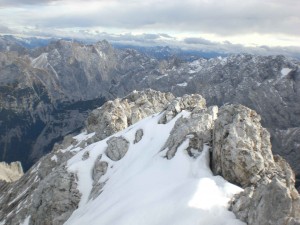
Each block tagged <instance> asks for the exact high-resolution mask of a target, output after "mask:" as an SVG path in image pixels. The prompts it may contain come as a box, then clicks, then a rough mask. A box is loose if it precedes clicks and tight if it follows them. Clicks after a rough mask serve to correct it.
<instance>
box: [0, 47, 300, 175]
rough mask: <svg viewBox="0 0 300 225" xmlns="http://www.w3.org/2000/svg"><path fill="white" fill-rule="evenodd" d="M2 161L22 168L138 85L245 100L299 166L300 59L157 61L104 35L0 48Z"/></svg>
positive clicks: (216, 100) (217, 101) (220, 100)
mask: <svg viewBox="0 0 300 225" xmlns="http://www.w3.org/2000/svg"><path fill="white" fill-rule="evenodd" d="M0 61H1V65H0V66H1V76H0V104H1V109H0V114H1V117H0V118H1V127H0V130H1V132H0V150H1V154H0V157H1V160H4V161H16V160H22V163H23V164H24V168H25V170H26V169H28V168H29V167H30V165H32V163H33V162H35V161H36V160H37V159H38V158H40V157H41V156H42V155H44V154H45V153H46V152H49V151H50V150H51V148H52V146H53V143H55V142H56V141H59V140H61V139H62V138H63V136H65V135H67V134H69V133H72V132H75V131H78V130H80V129H81V128H82V127H83V125H84V121H85V119H86V118H87V115H88V113H89V112H90V111H91V110H92V109H94V108H96V107H98V106H101V105H102V104H103V103H104V102H105V101H107V100H109V99H114V98H116V97H124V96H126V95H127V94H129V93H130V92H131V91H133V90H144V89H145V88H153V89H156V90H160V91H164V92H171V93H173V94H174V95H176V96H183V95H184V94H193V93H198V94H201V95H202V96H203V97H204V98H205V99H206V101H207V105H218V106H221V105H223V104H225V103H233V104H243V105H245V106H247V107H249V108H251V109H254V110H256V111H257V112H258V114H260V115H261V117H262V124H263V126H264V127H266V128H267V129H268V131H269V132H270V134H271V142H272V145H273V151H274V152H275V153H278V154H280V155H282V156H283V157H284V158H285V159H287V160H288V162H290V163H291V165H292V167H293V168H294V169H295V171H296V172H297V174H299V173H300V168H299V165H300V164H299V163H298V162H299V160H300V158H299V154H297V152H298V151H299V146H300V143H299V140H298V138H297V137H298V134H299V127H300V120H299V118H300V117H299V109H300V105H299V104H300V99H299V98H300V94H299V90H300V75H299V73H300V72H299V62H297V61H293V60H290V59H287V58H285V57H283V56H269V57H263V56H253V55H234V56H229V57H226V58H214V59H209V60H206V59H199V60H196V61H193V62H182V61H180V60H178V59H176V58H173V59H170V60H160V61H159V60H157V59H154V58H151V57H148V56H146V55H143V54H141V53H139V52H137V51H135V50H131V49H123V50H117V49H114V48H112V47H111V46H110V45H109V43H107V42H106V41H103V42H99V43H97V44H95V45H82V44H78V43H72V42H68V41H58V42H54V43H51V44H49V45H48V46H46V47H43V48H38V49H35V50H32V51H28V52H23V51H21V50H18V49H16V50H15V51H14V52H12V51H6V52H2V53H0Z"/></svg>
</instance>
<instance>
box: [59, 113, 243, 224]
mask: <svg viewBox="0 0 300 225" xmlns="http://www.w3.org/2000/svg"><path fill="white" fill-rule="evenodd" d="M161 116H162V114H157V115H154V116H150V117H148V118H146V119H144V120H142V121H140V122H139V123H137V124H135V125H133V126H131V127H129V128H127V129H125V130H123V131H122V132H119V133H117V134H115V135H114V136H115V137H123V138H125V139H126V140H127V141H128V142H129V148H128V151H127V153H126V154H125V156H124V157H123V158H122V159H120V160H119V161H113V160H111V159H110V158H109V157H108V156H107V155H106V153H105V151H106V149H107V140H108V139H109V138H108V139H105V140H103V141H100V142H97V143H95V144H92V145H90V146H88V147H86V148H84V149H83V150H81V151H80V152H78V153H77V154H76V155H75V156H74V157H73V158H71V159H70V160H69V161H68V170H69V171H70V172H75V173H77V174H78V184H79V185H78V188H79V191H80V192H81V193H82V198H81V201H80V204H79V208H78V209H77V210H76V211H75V212H74V213H73V214H72V216H71V218H70V219H69V220H68V221H67V222H66V223H65V224H70V225H76V224H101V225H110V224H114V225H133V224H138V225H156V224H157V225H158V224H161V225H165V224H172V225H176V224H178V225H185V224H186V225H192V224H195V225H196V224H207V225H208V224H214V225H221V224H228V225H233V224H244V223H242V222H240V221H238V220H236V219H235V216H234V214H233V213H232V212H229V211H228V209H227V206H228V201H229V200H230V198H231V197H232V195H233V194H235V193H237V192H239V191H241V190H242V189H241V188H239V187H237V186H235V185H233V184H230V183H229V182H227V181H225V180H224V179H223V178H222V177H220V176H214V175H213V174H212V172H211V170H210V168H209V147H208V146H205V147H204V150H203V151H202V153H200V152H199V153H197V156H196V157H191V156H189V155H188V152H187V151H186V149H187V148H188V146H189V139H187V140H185V141H184V142H183V143H182V144H181V145H180V146H179V147H178V150H177V153H176V154H175V156H174V157H173V158H172V159H171V160H168V159H167V158H166V157H165V155H166V151H167V150H168V149H163V147H164V144H165V142H166V141H167V139H168V137H169V134H170V133H171V130H172V129H173V127H174V124H175V122H176V121H177V119H178V118H180V117H189V116H190V113H189V112H187V111H183V112H181V113H180V114H178V115H177V116H176V117H175V118H174V119H172V120H171V121H170V122H168V123H167V124H159V123H158V122H159V119H160V117H161ZM138 130H143V134H144V135H143V137H142V139H141V140H140V141H139V142H138V143H135V134H136V132H137V131H138ZM82 137H84V136H83V135H80V138H82ZM75 138H76V137H75ZM195 151H197V150H196V149H195ZM84 155H89V157H88V158H87V159H86V160H82V158H83V156H84ZM99 156H102V157H101V160H102V161H103V162H107V163H108V165H107V171H106V173H105V175H103V176H101V178H100V180H99V181H98V182H101V183H105V185H104V187H103V189H102V193H101V194H100V195H99V196H97V197H96V198H95V199H90V200H89V196H90V194H91V191H92V188H93V179H92V174H91V171H93V167H94V165H95V161H96V160H97V158H98V157H99Z"/></svg>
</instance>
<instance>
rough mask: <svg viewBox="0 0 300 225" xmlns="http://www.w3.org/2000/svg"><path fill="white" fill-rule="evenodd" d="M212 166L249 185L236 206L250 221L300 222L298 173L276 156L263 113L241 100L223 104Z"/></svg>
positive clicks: (236, 199) (270, 223) (252, 224)
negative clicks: (260, 113) (245, 104)
mask: <svg viewBox="0 0 300 225" xmlns="http://www.w3.org/2000/svg"><path fill="white" fill-rule="evenodd" d="M212 165H213V168H212V169H213V171H214V173H216V174H219V175H221V176H223V177H224V178H225V179H227V180H228V181H230V182H232V183H235V184H238V185H240V186H242V187H244V188H245V191H243V192H241V193H240V194H238V195H236V196H235V197H234V199H233V200H232V201H231V206H230V207H231V210H232V211H233V212H234V213H235V214H236V215H237V217H238V218H239V219H241V220H243V221H245V222H247V224H249V225H261V224H264V225H292V224H300V196H299V194H298V192H297V190H296V189H295V175H294V173H293V171H292V169H291V168H290V166H289V165H288V163H287V162H286V161H285V160H284V159H282V158H281V157H280V156H275V157H273V155H272V152H271V143H270V135H269V133H268V132H267V130H266V129H264V128H262V126H261V125H260V116H259V115H257V113H256V112H255V111H253V110H250V109H248V108H246V107H244V106H241V105H227V106H223V107H221V108H220V111H219V114H218V119H217V120H216V122H215V127H214V139H213V160H212Z"/></svg>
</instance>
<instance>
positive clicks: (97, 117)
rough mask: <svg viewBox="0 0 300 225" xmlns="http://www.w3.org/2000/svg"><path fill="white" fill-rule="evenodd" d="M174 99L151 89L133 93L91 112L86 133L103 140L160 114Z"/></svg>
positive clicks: (169, 95) (169, 94) (167, 94)
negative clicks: (94, 133) (153, 115)
mask: <svg viewBox="0 0 300 225" xmlns="http://www.w3.org/2000/svg"><path fill="white" fill-rule="evenodd" d="M174 98H175V97H174V95H172V94H171V93H162V92H159V91H154V90H151V89H147V90H145V91H144V92H137V91H134V92H132V93H131V94H129V95H128V96H126V97H124V98H122V99H116V100H114V101H108V102H107V103H105V104H104V105H103V106H102V107H100V108H98V109H96V110H94V111H92V113H91V114H90V116H89V117H88V119H87V124H86V127H87V131H88V132H89V133H92V132H96V136H97V137H99V139H104V138H106V137H108V136H110V135H112V134H114V133H116V132H117V131H120V130H123V129H125V128H126V127H128V126H130V125H132V124H134V123H136V122H137V121H139V120H141V119H143V118H145V117H147V116H150V115H152V114H155V113H158V112H161V111H162V110H163V109H164V108H165V107H166V106H167V105H168V104H169V102H170V101H171V100H172V99H174Z"/></svg>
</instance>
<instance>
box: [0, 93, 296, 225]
mask: <svg viewBox="0 0 300 225" xmlns="http://www.w3.org/2000/svg"><path fill="white" fill-rule="evenodd" d="M125 109H126V110H125ZM106 110H108V111H106ZM128 110H131V111H132V112H135V113H132V114H128ZM100 112H101V113H100ZM110 112H111V113H110ZM159 112H160V114H156V115H159V120H158V121H157V123H160V124H162V125H163V124H168V123H170V122H171V121H174V120H173V119H174V118H177V119H176V121H175V122H174V126H173V128H172V130H171V132H170V134H169V136H168V138H167V140H165V144H164V145H163V147H162V148H161V149H160V155H161V157H163V158H166V160H171V161H172V160H173V158H174V156H176V154H178V153H177V152H178V151H179V149H181V148H182V146H185V147H184V149H183V150H184V151H185V152H186V153H187V154H188V155H189V157H191V158H193V159H196V158H197V157H199V155H200V154H201V152H203V151H204V150H203V146H210V149H211V165H212V171H213V172H214V173H215V174H216V175H221V176H223V177H224V178H225V179H227V180H228V181H230V182H232V183H235V184H238V185H240V186H242V187H243V188H244V191H243V192H241V193H240V194H238V195H236V196H235V197H234V198H233V199H232V201H231V204H230V208H231V210H232V211H233V212H234V213H235V215H236V216H237V217H238V218H239V219H241V220H242V221H245V222H246V223H247V224H249V225H252V224H253V225H256V224H270V225H275V224H276V225H281V224H282V225H283V224H288V225H292V224H300V215H299V213H300V209H299V207H300V202H299V201H300V197H299V194H298V192H297V191H296V189H295V188H294V182H295V176H294V173H293V171H292V169H291V168H290V167H289V165H288V164H287V163H286V161H284V160H283V159H282V158H281V157H279V156H273V155H272V152H271V144H270V136H269V134H268V131H267V130H266V129H264V128H262V126H261V125H260V117H259V116H258V115H257V113H256V112H255V111H253V110H251V109H249V108H247V107H244V106H241V105H225V106H222V107H221V108H218V107H217V106H212V107H208V108H207V107H206V103H205V100H204V99H203V98H202V97H201V96H200V95H185V96H183V97H181V98H175V97H174V96H173V95H172V94H170V93H167V94H164V93H160V92H156V91H152V90H147V91H145V92H134V93H132V94H130V95H128V96H127V97H125V98H123V99H116V100H114V101H112V102H107V103H105V104H104V105H103V106H102V107H101V108H99V109H96V110H95V111H94V112H93V113H92V115H91V117H90V118H89V119H88V120H87V123H86V126H87V127H86V130H84V132H83V133H81V134H80V135H78V136H75V137H71V136H67V137H65V139H64V141H63V143H62V144H60V145H58V144H57V145H55V147H54V149H53V151H52V152H51V153H50V154H48V155H46V156H44V157H43V158H42V159H41V160H40V161H39V162H38V163H37V164H35V166H33V168H32V169H30V170H29V171H28V172H27V173H26V174H25V175H24V176H23V177H22V178H21V179H20V180H19V181H17V182H15V183H12V184H4V185H2V186H0V189H1V192H0V193H1V196H0V205H1V207H2V208H3V210H2V211H0V221H1V222H2V224H5V225H6V224H7V225H9V224H19V223H21V222H22V221H27V222H29V224H39V225H40V224H41V225H43V224H63V223H64V222H65V221H67V220H68V218H69V217H70V216H71V215H72V213H73V212H74V210H76V209H77V208H78V207H79V208H80V207H81V205H82V202H85V201H87V202H88V201H89V199H97V198H98V197H99V196H101V193H102V191H103V188H104V187H105V185H106V181H104V180H103V179H102V177H103V176H104V175H105V174H109V173H110V172H109V171H110V170H112V168H113V167H114V165H115V164H114V163H118V162H122V159H123V158H124V157H125V156H126V154H128V152H127V151H128V148H129V147H130V146H132V145H135V144H136V143H139V142H140V141H141V140H143V137H144V135H145V134H144V131H143V129H141V128H139V129H137V130H135V128H134V126H130V125H132V124H134V122H137V121H138V120H141V119H142V118H145V117H147V116H150V115H152V114H154V113H159ZM181 113H183V115H185V116H181V117H180V118H178V114H181ZM131 115H134V116H131ZM117 118H120V119H119V120H118V119H117ZM128 121H130V122H128ZM109 122H110V123H109ZM104 124H105V125H104ZM105 126H106V127H107V128H108V131H107V132H105V131H104V130H105V128H104V127H105ZM127 126H130V127H129V128H128V131H131V130H132V129H133V130H132V132H133V133H135V135H134V142H132V143H131V142H129V141H128V139H126V138H124V137H122V136H118V135H117V134H115V135H114V136H111V137H109V136H110V135H111V134H113V133H115V132H119V131H121V130H122V129H124V128H126V127H127ZM97 127H101V128H104V130H103V129H97ZM104 138H105V140H103V141H102V142H101V143H104V146H106V147H105V148H104V150H105V151H104V152H103V153H102V154H99V155H94V154H95V152H97V151H98V150H96V149H94V150H92V149H93V146H95V143H96V142H97V143H99V141H100V140H101V139H104ZM105 143H106V145H105ZM183 143H188V144H187V145H183ZM74 157H75V158H77V159H80V161H82V162H85V161H88V160H92V161H91V162H92V167H91V170H87V171H86V172H84V173H83V174H84V176H85V177H86V176H88V177H89V176H90V177H91V178H90V179H91V180H92V181H93V182H92V186H91V189H90V191H89V192H88V193H84V192H82V191H80V190H81V189H80V188H81V186H80V179H82V175H81V174H80V171H78V170H77V169H75V170H70V169H68V167H69V164H70V161H68V160H74ZM93 159H95V160H94V161H93ZM116 165H117V164H116ZM278 196H279V197H278ZM53 199H54V200H53ZM3 206H4V207H3ZM274 212H275V213H274Z"/></svg>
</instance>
